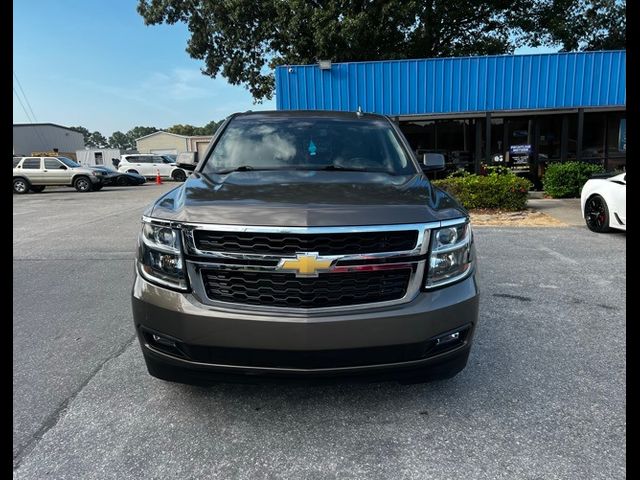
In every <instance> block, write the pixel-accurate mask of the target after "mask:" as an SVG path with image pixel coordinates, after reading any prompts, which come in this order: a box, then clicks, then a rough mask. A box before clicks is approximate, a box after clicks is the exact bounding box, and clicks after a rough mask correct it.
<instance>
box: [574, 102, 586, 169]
mask: <svg viewBox="0 0 640 480" xmlns="http://www.w3.org/2000/svg"><path fill="white" fill-rule="evenodd" d="M583 131H584V108H579V109H578V141H577V145H576V160H577V161H578V162H580V161H582V132H583Z"/></svg>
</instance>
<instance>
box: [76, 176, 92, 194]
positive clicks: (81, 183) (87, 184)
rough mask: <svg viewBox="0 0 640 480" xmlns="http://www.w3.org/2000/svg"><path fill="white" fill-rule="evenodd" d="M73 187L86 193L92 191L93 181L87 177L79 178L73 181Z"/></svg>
mask: <svg viewBox="0 0 640 480" xmlns="http://www.w3.org/2000/svg"><path fill="white" fill-rule="evenodd" d="M73 186H74V187H75V189H76V190H77V191H78V192H81V193H85V192H90V191H91V180H89V178H87V177H84V176H83V177H78V178H76V179H75V180H74V181H73Z"/></svg>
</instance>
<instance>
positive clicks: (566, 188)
mask: <svg viewBox="0 0 640 480" xmlns="http://www.w3.org/2000/svg"><path fill="white" fill-rule="evenodd" d="M602 172H604V169H603V168H602V166H600V165H593V164H590V163H584V162H566V163H552V164H550V165H548V166H547V169H546V171H545V173H544V177H543V178H542V186H543V187H544V192H545V193H546V194H547V195H549V196H550V197H553V198H570V197H579V196H580V190H582V186H583V185H584V184H585V182H586V181H587V180H589V177H590V176H591V175H593V174H594V173H602Z"/></svg>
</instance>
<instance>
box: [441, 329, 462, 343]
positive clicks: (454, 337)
mask: <svg viewBox="0 0 640 480" xmlns="http://www.w3.org/2000/svg"><path fill="white" fill-rule="evenodd" d="M458 340H460V332H454V333H449V334H447V335H444V336H442V337H439V338H437V339H436V345H444V344H446V343H451V342H457V341H458Z"/></svg>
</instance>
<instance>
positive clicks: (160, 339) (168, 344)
mask: <svg viewBox="0 0 640 480" xmlns="http://www.w3.org/2000/svg"><path fill="white" fill-rule="evenodd" d="M151 338H152V339H153V341H154V342H155V343H159V344H160V345H164V346H165V347H175V346H176V342H174V341H173V340H169V339H168V338H166V337H162V336H160V335H156V334H155V333H154V334H153V335H151Z"/></svg>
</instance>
